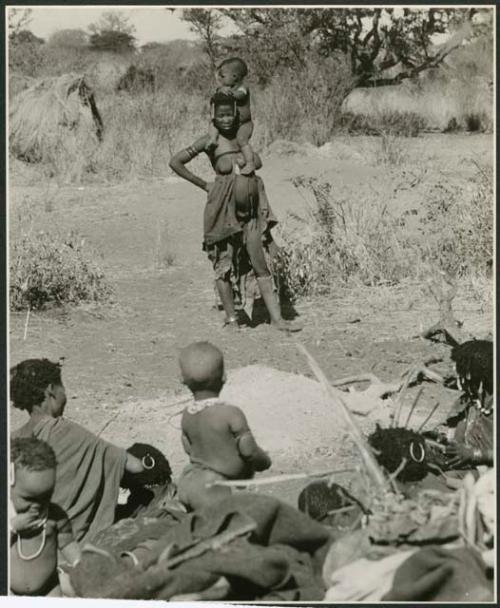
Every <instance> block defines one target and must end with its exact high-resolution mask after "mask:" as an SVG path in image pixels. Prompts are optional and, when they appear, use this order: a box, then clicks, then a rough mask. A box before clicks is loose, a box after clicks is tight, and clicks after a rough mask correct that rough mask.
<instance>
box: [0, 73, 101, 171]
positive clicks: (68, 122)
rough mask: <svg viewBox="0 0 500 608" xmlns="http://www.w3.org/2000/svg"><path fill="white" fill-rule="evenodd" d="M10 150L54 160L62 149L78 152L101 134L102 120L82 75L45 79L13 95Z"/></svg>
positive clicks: (23, 156) (27, 156) (34, 159)
mask: <svg viewBox="0 0 500 608" xmlns="http://www.w3.org/2000/svg"><path fill="white" fill-rule="evenodd" d="M9 115H10V117H9V118H10V133H9V142H10V150H11V152H12V153H13V154H14V155H15V156H16V157H17V158H20V159H22V160H25V161H28V162H47V161H50V160H53V158H54V156H55V154H56V153H57V152H59V151H60V150H61V146H62V147H63V149H64V150H65V152H67V153H69V154H74V155H76V154H78V153H79V152H80V151H81V147H82V146H84V145H88V142H89V141H91V142H92V143H94V144H97V142H98V141H99V140H100V138H101V135H102V128H103V125H102V119H101V116H100V114H99V111H98V109H97V105H96V102H95V99H94V94H93V92H92V89H91V88H90V86H89V85H88V83H87V82H86V80H85V77H84V76H82V75H78V74H72V73H71V74H64V75H62V76H59V77H55V78H44V79H43V80H39V81H37V82H36V83H35V84H33V85H32V86H30V87H29V88H27V89H25V90H23V91H21V92H20V93H19V94H18V95H16V96H15V97H14V98H13V99H12V101H11V103H10V108H9Z"/></svg>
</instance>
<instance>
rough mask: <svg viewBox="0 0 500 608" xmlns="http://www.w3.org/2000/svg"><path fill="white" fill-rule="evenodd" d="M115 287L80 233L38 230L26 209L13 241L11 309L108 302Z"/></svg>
mask: <svg viewBox="0 0 500 608" xmlns="http://www.w3.org/2000/svg"><path fill="white" fill-rule="evenodd" d="M111 293H112V289H111V287H110V285H109V283H108V282H107V280H106V278H105V276H104V274H103V272H102V270H101V269H100V267H99V266H98V264H97V263H96V255H95V252H94V251H92V249H90V248H89V247H88V246H87V245H86V243H85V241H84V239H81V238H80V237H78V235H77V234H76V233H70V234H68V235H65V236H63V235H60V234H58V233H57V231H56V230H53V229H51V230H50V231H36V230H35V229H34V226H33V221H32V217H31V216H30V215H29V214H28V213H26V212H23V215H22V217H20V218H18V221H17V225H16V226H15V227H14V229H12V230H11V241H10V243H9V298H10V309H11V310H13V311H21V310H26V309H28V308H29V309H31V310H43V309H44V308H46V307H47V306H51V305H55V306H61V305H66V304H80V303H81V302H104V301H106V300H108V299H109V297H110V295H111Z"/></svg>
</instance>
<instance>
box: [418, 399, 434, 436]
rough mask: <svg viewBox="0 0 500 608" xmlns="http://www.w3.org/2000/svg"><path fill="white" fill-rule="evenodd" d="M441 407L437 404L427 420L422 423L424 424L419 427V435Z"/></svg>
mask: <svg viewBox="0 0 500 608" xmlns="http://www.w3.org/2000/svg"><path fill="white" fill-rule="evenodd" d="M438 407H439V403H436V405H435V406H434V407H433V408H432V410H431V411H430V412H429V415H428V416H427V418H426V419H425V420H424V421H423V422H422V424H421V425H420V426H419V427H418V429H417V433H421V432H422V430H423V429H424V427H425V425H426V424H427V423H428V422H429V420H430V419H431V418H432V417H433V416H434V412H435V411H436V410H437V408H438Z"/></svg>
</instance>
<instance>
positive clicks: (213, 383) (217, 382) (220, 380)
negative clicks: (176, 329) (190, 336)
mask: <svg viewBox="0 0 500 608" xmlns="http://www.w3.org/2000/svg"><path fill="white" fill-rule="evenodd" d="M179 365H180V368H181V373H182V379H183V381H184V383H185V384H186V385H187V386H188V387H189V388H190V389H191V390H192V391H193V392H195V391H203V390H211V391H216V392H219V391H220V390H221V388H222V385H223V384H224V355H223V354H222V352H221V351H220V350H219V349H218V348H217V347H216V346H214V345H213V344H210V342H194V343H193V344H190V345H189V346H186V348H183V349H182V350H181V354H180V357H179Z"/></svg>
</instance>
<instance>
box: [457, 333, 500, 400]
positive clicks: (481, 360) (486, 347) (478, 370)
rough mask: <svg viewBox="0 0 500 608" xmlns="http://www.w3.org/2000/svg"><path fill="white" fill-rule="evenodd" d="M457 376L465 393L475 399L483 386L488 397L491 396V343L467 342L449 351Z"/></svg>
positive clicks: (480, 341) (482, 341)
mask: <svg viewBox="0 0 500 608" xmlns="http://www.w3.org/2000/svg"><path fill="white" fill-rule="evenodd" d="M451 359H452V361H454V362H455V364H456V368H457V374H458V376H459V377H460V378H461V379H462V380H463V384H464V385H466V386H464V388H465V389H466V392H469V393H471V395H472V396H474V397H476V396H477V394H478V391H479V386H480V385H481V383H482V384H483V388H484V390H485V391H486V392H487V393H488V395H492V394H493V342H490V341H489V340H468V341H467V342H463V343H462V344H459V345H457V346H455V347H454V348H453V349H452V351H451Z"/></svg>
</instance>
